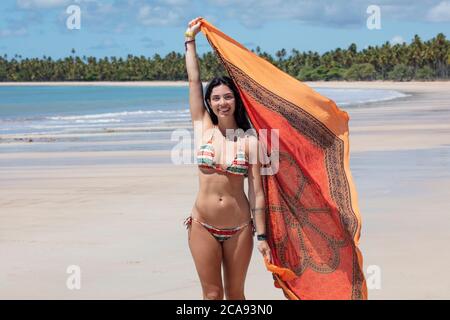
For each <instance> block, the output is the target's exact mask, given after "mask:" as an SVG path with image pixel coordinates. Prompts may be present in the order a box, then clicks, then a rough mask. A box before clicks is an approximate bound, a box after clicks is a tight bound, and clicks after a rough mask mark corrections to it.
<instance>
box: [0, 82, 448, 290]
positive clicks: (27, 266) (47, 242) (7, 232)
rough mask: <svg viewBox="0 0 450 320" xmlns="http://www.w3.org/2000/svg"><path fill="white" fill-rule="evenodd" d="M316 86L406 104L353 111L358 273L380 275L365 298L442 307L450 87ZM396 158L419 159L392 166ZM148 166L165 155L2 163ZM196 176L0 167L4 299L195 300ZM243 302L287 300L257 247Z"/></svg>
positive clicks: (182, 171) (166, 171)
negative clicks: (191, 226)
mask: <svg viewBox="0 0 450 320" xmlns="http://www.w3.org/2000/svg"><path fill="white" fill-rule="evenodd" d="M315 85H319V86H324V87H348V88H389V89H395V90H400V91H402V92H407V93H410V94H412V96H410V97H407V98H402V99H399V100H394V101H388V102H384V103H378V104H368V105H364V106H361V108H358V109H352V110H351V111H350V116H351V121H350V125H351V133H350V139H351V152H352V159H355V160H359V161H358V162H357V163H358V167H352V168H354V169H352V170H353V173H354V175H355V173H358V174H357V175H355V177H354V178H355V182H356V185H357V189H358V192H359V201H360V206H361V212H362V215H363V233H362V238H361V249H362V251H363V255H364V258H365V268H367V267H368V266H370V265H377V266H379V267H380V270H381V276H382V277H381V286H382V287H381V289H380V290H375V289H371V290H369V298H371V299H431V298H437V299H448V298H450V280H448V276H447V274H446V273H447V270H448V269H449V267H450V257H449V255H448V253H447V252H448V244H449V243H450V239H449V238H450V235H449V232H448V230H449V228H450V220H449V219H448V213H449V212H450V203H449V202H448V199H449V196H450V192H449V190H450V177H449V172H450V170H447V171H446V172H445V171H442V172H440V171H436V170H441V169H442V168H445V167H446V168H447V169H450V151H445V150H448V146H449V144H450V126H449V123H450V102H449V101H450V90H449V88H450V84H449V83H445V82H432V83H379V82H375V83H345V82H343V83H340V82H339V83H328V82H327V83H318V84H317V83H315ZM374 107H376V108H374ZM445 145H447V149H442V150H444V151H441V153H439V159H436V162H433V164H428V163H422V162H421V161H422V160H421V159H422V158H421V157H420V156H422V155H425V154H426V152H429V151H430V150H434V148H443V147H444V146H445ZM439 150H440V149H439ZM375 151H378V152H375ZM388 151H391V152H390V153H389V152H388ZM402 152H411V155H412V157H414V156H415V155H417V159H418V160H417V161H409V160H408V157H407V159H406V160H408V161H406V160H402V159H403V158H397V155H402ZM415 152H417V153H415ZM408 155H409V153H408ZM155 156H168V154H167V152H166V153H164V152H157V151H155V152H146V151H139V152H138V151H136V152H135V151H133V152H83V153H81V152H80V153H78V152H67V153H62V152H61V153H51V154H49V153H38V152H36V153H31V152H30V153H12V154H0V160H2V159H3V160H5V161H7V160H11V163H14V161H18V160H20V159H22V160H24V159H25V160H29V161H31V162H32V161H34V160H39V159H45V158H46V157H51V158H55V159H57V158H72V159H85V158H87V159H90V158H92V159H97V160H99V163H101V162H102V161H103V160H102V159H107V158H116V157H121V158H124V159H126V158H130V157H131V158H145V157H148V158H152V157H155ZM375 157H378V158H375ZM352 159H351V164H352V165H353V163H354V162H352ZM373 159H378V160H376V161H375V160H373ZM398 159H400V160H398ZM413 160H414V159H413ZM353 161H354V160H353ZM402 161H404V162H402ZM196 170H197V169H196V168H195V166H192V165H191V166H175V165H169V164H168V165H156V164H140V165H137V164H132V165H130V164H127V163H124V164H121V165H106V164H99V165H95V166H93V165H70V166H64V165H61V166H48V165H47V166H41V165H35V166H33V165H30V166H26V167H25V166H17V167H13V166H4V167H0V177H1V178H0V195H1V197H0V252H1V257H2V259H1V261H2V263H1V264H0V283H1V286H0V298H1V299H11V298H24V299H54V298H56V299H96V298H105V299H172V298H173V299H199V298H200V297H201V291H200V286H199V282H198V279H197V275H196V271H195V268H194V265H193V262H192V259H191V257H190V253H189V249H188V247H187V242H186V240H187V238H186V237H187V234H186V231H185V229H184V227H183V226H182V221H183V219H184V218H185V217H186V216H187V215H188V213H189V212H190V209H191V208H192V204H193V202H194V199H195V196H196V190H197V187H198V185H197V184H198V178H197V173H196ZM392 179H393V180H392ZM391 180H392V181H395V182H394V183H392V181H391ZM384 181H386V182H384ZM69 265H78V266H80V267H81V276H82V278H81V289H80V290H69V289H68V288H67V287H66V279H67V277H68V276H69V275H68V274H67V273H66V268H67V267H68V266H69ZM369 276H370V275H369ZM369 280H370V279H369ZM246 296H247V298H248V299H284V296H283V295H282V293H281V291H280V290H279V289H275V288H274V287H273V281H272V277H271V275H270V274H269V273H268V272H267V271H265V269H264V266H263V264H262V261H261V257H260V255H259V253H258V252H257V250H256V249H255V250H254V256H253V259H252V263H251V266H250V270H249V273H248V279H247V283H246Z"/></svg>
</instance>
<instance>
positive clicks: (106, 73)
mask: <svg viewBox="0 0 450 320" xmlns="http://www.w3.org/2000/svg"><path fill="white" fill-rule="evenodd" d="M253 51H254V52H255V53H256V54H258V55H259V56H260V57H262V58H264V59H266V60H268V61H270V62H271V63H273V64H274V65H276V66H277V67H279V68H280V69H282V70H284V71H285V72H287V73H289V74H290V75H291V76H293V77H296V78H297V79H300V80H303V81H313V80H326V81H329V80H396V81H409V80H414V79H417V80H434V79H449V77H450V41H449V40H447V39H446V38H445V35H444V34H442V33H439V34H438V35H437V36H436V37H434V38H432V39H430V40H428V41H425V42H424V41H422V40H421V39H420V37H419V36H417V35H416V36H415V37H414V39H413V40H412V42H411V43H410V44H406V43H403V44H395V45H391V44H390V43H389V42H386V43H384V44H383V45H382V46H375V47H372V46H369V47H368V48H366V49H363V50H361V51H358V50H357V47H356V45H355V44H351V45H350V46H349V47H348V48H347V49H341V48H338V49H335V50H332V51H328V52H325V53H324V54H322V55H320V54H319V53H317V52H312V51H308V52H300V51H298V50H296V49H293V50H292V52H291V54H290V55H288V53H287V52H286V50H285V49H281V50H279V51H277V52H276V53H275V57H272V56H271V55H270V54H268V53H267V52H262V51H261V49H260V48H259V47H257V48H256V50H253ZM71 53H72V55H71V56H69V57H66V58H64V59H58V60H53V59H52V58H50V57H45V56H44V57H43V58H42V59H39V58H32V59H29V58H26V59H22V57H21V56H19V55H15V56H14V57H13V58H8V57H7V55H4V56H3V57H1V56H0V81H138V80H187V74H186V68H185V60H184V55H183V54H180V53H176V52H171V53H169V54H168V55H166V56H165V57H161V56H160V55H158V54H155V55H154V56H153V57H151V58H150V57H145V56H140V57H137V56H133V55H128V56H127V58H126V59H123V58H116V57H105V58H100V59H98V58H95V57H86V56H83V57H78V56H76V55H75V53H76V52H75V50H74V49H72V51H71ZM200 68H201V75H202V79H205V80H206V79H210V78H212V77H214V76H216V75H219V74H224V73H225V71H224V69H223V67H222V65H221V64H220V63H219V61H218V60H217V59H216V57H215V55H214V54H213V53H212V52H208V53H206V54H203V55H202V56H201V57H200Z"/></svg>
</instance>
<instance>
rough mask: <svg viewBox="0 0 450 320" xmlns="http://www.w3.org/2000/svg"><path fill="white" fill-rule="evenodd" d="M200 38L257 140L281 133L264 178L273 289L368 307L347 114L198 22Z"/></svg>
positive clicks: (288, 294) (291, 295)
mask: <svg viewBox="0 0 450 320" xmlns="http://www.w3.org/2000/svg"><path fill="white" fill-rule="evenodd" d="M201 31H202V32H203V33H204V34H205V36H206V38H207V39H208V41H209V43H210V45H211V46H212V47H213V49H214V51H215V52H216V54H217V56H218V57H219V59H220V60H221V62H222V63H223V65H224V67H225V69H226V70H227V72H228V74H229V75H230V77H231V78H232V79H233V80H234V82H235V84H236V85H237V87H238V89H239V92H240V94H241V97H242V99H243V102H244V105H245V108H246V110H247V114H248V115H249V118H250V120H251V122H252V124H253V126H254V127H255V129H256V130H257V132H259V130H260V129H268V133H269V134H268V136H270V131H271V129H278V130H279V131H278V132H279V151H278V152H279V153H278V154H279V170H278V172H277V173H276V174H275V175H263V176H262V180H263V186H264V192H265V199H266V205H267V212H268V213H267V216H266V224H267V234H268V237H269V239H268V243H269V246H270V248H271V250H272V256H273V264H269V263H268V261H266V267H267V269H268V270H269V271H270V272H272V274H273V277H274V281H275V286H276V287H278V288H281V289H282V290H283V292H284V295H285V296H286V297H287V298H288V299H366V298H367V288H366V282H365V279H364V274H363V271H362V255H361V252H360V251H359V249H358V248H357V245H358V241H359V237H360V230H361V218H360V213H359V209H358V202H357V194H356V190H355V186H354V183H353V180H352V176H351V173H350V168H349V136H348V120H349V116H348V114H347V113H346V112H345V111H342V110H340V109H339V108H338V107H337V106H336V104H335V103H334V101H332V100H330V99H328V98H326V97H324V96H321V95H320V94H318V93H317V92H315V91H314V90H313V89H311V88H310V87H308V86H307V85H305V84H303V83H302V82H300V81H298V80H297V79H295V78H293V77H291V76H289V75H288V74H286V73H284V72H283V71H281V70H279V69H278V68H276V67H275V66H273V65H272V64H271V63H269V62H268V61H266V60H264V59H263V58H260V57H258V56H257V55H256V54H254V53H252V52H251V51H249V50H248V49H246V48H245V47H244V46H242V45H241V44H240V43H238V42H237V41H235V40H233V39H232V38H230V37H228V36H227V35H226V34H224V33H223V32H221V31H220V30H218V29H217V28H215V27H214V26H213V25H211V24H210V23H209V22H208V21H206V20H204V19H203V20H202V23H201ZM266 148H267V150H268V151H270V150H271V146H270V139H269V142H267V145H266ZM272 152H273V150H272Z"/></svg>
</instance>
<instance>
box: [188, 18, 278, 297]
mask: <svg viewBox="0 0 450 320" xmlns="http://www.w3.org/2000/svg"><path fill="white" fill-rule="evenodd" d="M200 20H201V18H197V19H194V20H192V21H191V22H190V23H189V26H188V29H187V31H186V42H185V45H186V68H187V73H188V77H189V104H190V112H191V119H192V122H193V123H194V122H200V123H201V125H202V128H204V129H206V131H207V133H210V132H212V133H211V136H209V137H200V139H201V141H202V142H203V141H204V140H206V139H205V138H208V140H207V142H206V143H203V144H202V145H201V147H200V149H199V151H198V156H197V159H198V163H199V171H198V173H199V181H200V183H199V192H198V195H197V199H196V201H195V204H194V207H193V208H192V211H191V214H190V216H189V217H188V218H187V219H186V221H185V223H186V226H187V227H188V228H189V240H188V242H189V248H190V250H191V254H192V257H193V259H194V263H195V266H196V269H197V272H198V276H199V278H200V282H201V285H202V290H203V298H204V299H223V297H224V294H225V297H226V298H227V299H245V294H244V283H245V278H246V274H247V269H248V266H249V263H250V258H251V254H252V250H253V238H252V235H253V233H254V229H256V232H257V233H258V249H259V250H260V252H261V253H262V254H263V256H264V257H265V258H266V259H267V260H269V261H270V260H271V256H270V249H269V246H268V244H267V241H266V236H265V220H264V219H265V215H264V213H265V203H264V193H263V191H262V181H261V176H260V167H261V163H260V161H259V160H257V161H256V162H255V163H250V162H249V161H248V158H249V150H250V149H251V150H255V149H253V148H257V145H258V141H257V139H256V138H255V136H251V135H245V136H244V137H238V139H237V141H231V142H230V141H227V140H228V139H227V138H229V131H230V130H231V131H233V132H236V131H237V130H241V132H242V131H247V130H249V129H250V128H251V126H250V123H249V121H248V118H247V115H246V112H245V108H244V106H243V103H242V99H241V97H240V94H239V91H238V90H237V88H236V86H235V85H234V83H233V81H232V80H231V79H230V78H228V77H218V78H214V79H212V80H211V81H210V83H209V84H208V87H207V89H206V93H205V97H203V86H202V83H201V81H200V71H199V67H198V61H197V57H196V50H195V39H194V37H195V35H196V34H197V33H198V32H199V30H200ZM225 132H226V133H227V134H226V135H225ZM230 144H231V147H232V148H225V146H226V145H230ZM225 149H226V150H230V149H231V150H235V149H236V150H237V151H235V152H234V153H235V156H234V157H233V161H232V162H231V163H228V162H227V161H226V160H225V159H226V157H227V154H226V152H225V151H224V150H225ZM228 156H229V155H228ZM224 163H227V164H226V165H225V166H223V165H222V164H224ZM247 176H248V188H249V198H247V196H246V194H245V192H244V179H245V177H247ZM250 212H252V213H253V219H252V218H251V214H250ZM193 222H195V223H193ZM222 267H223V270H224V279H223V280H222Z"/></svg>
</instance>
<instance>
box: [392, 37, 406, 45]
mask: <svg viewBox="0 0 450 320" xmlns="http://www.w3.org/2000/svg"><path fill="white" fill-rule="evenodd" d="M404 42H405V40H404V39H403V38H402V36H395V37H393V38H392V39H391V41H390V43H391V44H392V45H396V44H402V43H404Z"/></svg>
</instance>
